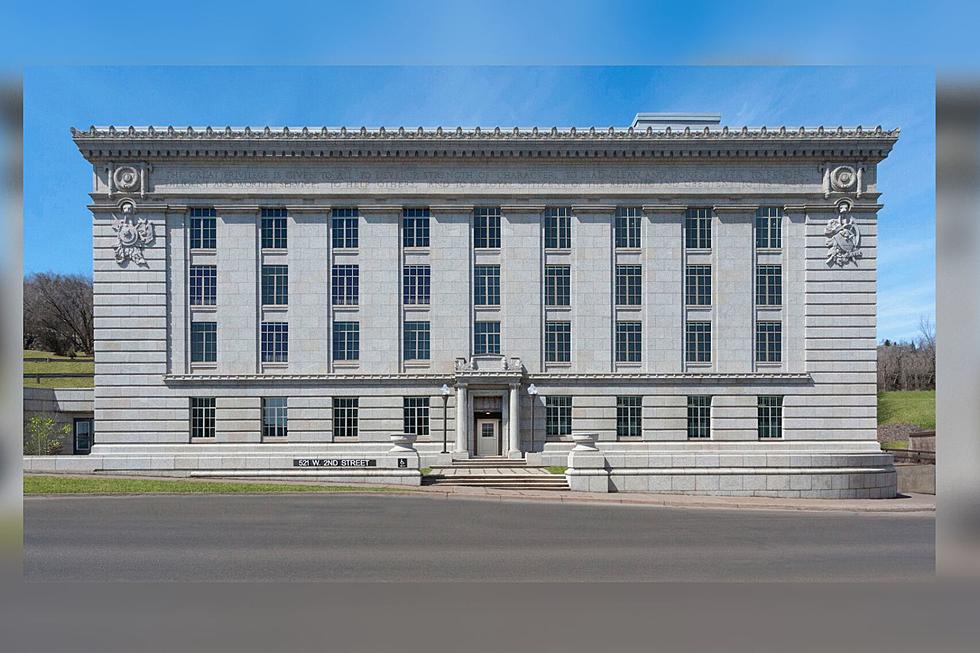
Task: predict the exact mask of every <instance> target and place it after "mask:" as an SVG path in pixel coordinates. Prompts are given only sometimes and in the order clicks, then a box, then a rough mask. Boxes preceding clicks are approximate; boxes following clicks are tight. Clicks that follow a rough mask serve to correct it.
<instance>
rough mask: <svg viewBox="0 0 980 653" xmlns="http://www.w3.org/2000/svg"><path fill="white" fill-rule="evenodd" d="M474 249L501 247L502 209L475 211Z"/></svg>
mask: <svg viewBox="0 0 980 653" xmlns="http://www.w3.org/2000/svg"><path fill="white" fill-rule="evenodd" d="M473 247H475V248H477V249H493V248H498V247H500V209H497V208H486V207H481V208H478V209H475V210H474V211H473Z"/></svg>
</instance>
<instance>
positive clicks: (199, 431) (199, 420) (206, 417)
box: [191, 397, 215, 438]
mask: <svg viewBox="0 0 980 653" xmlns="http://www.w3.org/2000/svg"><path fill="white" fill-rule="evenodd" d="M214 413H215V409H214V397H191V438H213V437H214Z"/></svg>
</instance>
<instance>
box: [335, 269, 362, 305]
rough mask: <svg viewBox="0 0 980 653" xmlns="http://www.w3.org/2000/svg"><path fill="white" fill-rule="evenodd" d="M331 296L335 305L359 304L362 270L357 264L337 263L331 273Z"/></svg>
mask: <svg viewBox="0 0 980 653" xmlns="http://www.w3.org/2000/svg"><path fill="white" fill-rule="evenodd" d="M331 280H332V283H331V284H330V290H331V298H332V300H333V305H334V306H357V301H358V295H359V286H360V270H359V268H358V266H356V265H335V266H333V271H332V274H331Z"/></svg>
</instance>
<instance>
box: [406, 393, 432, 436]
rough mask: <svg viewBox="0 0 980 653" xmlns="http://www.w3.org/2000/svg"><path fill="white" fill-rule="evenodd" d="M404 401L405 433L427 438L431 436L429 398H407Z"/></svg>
mask: <svg viewBox="0 0 980 653" xmlns="http://www.w3.org/2000/svg"><path fill="white" fill-rule="evenodd" d="M402 401H403V402H404V403H403V405H402V418H403V422H404V427H403V428H404V429H405V433H412V434H414V435H417V436H419V437H427V436H428V435H429V398H428V397H405V398H404V399H403V400H402Z"/></svg>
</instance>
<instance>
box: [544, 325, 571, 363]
mask: <svg viewBox="0 0 980 653" xmlns="http://www.w3.org/2000/svg"><path fill="white" fill-rule="evenodd" d="M544 360H545V361H546V362H548V363H567V362H569V361H571V360H572V323H571V322H546V323H545V325H544Z"/></svg>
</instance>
